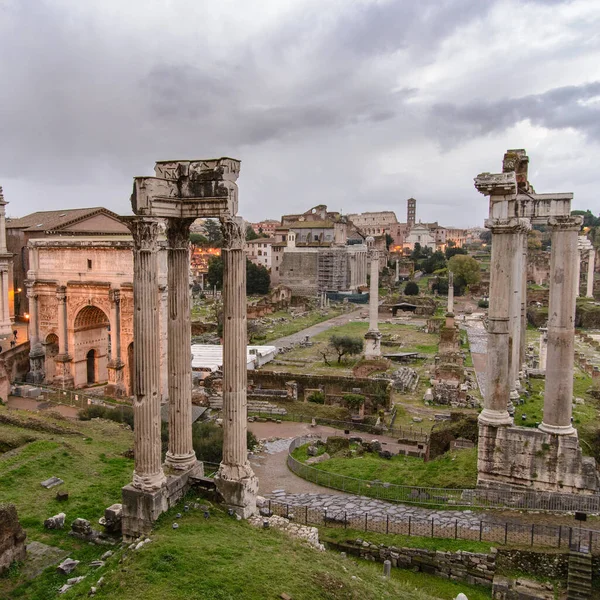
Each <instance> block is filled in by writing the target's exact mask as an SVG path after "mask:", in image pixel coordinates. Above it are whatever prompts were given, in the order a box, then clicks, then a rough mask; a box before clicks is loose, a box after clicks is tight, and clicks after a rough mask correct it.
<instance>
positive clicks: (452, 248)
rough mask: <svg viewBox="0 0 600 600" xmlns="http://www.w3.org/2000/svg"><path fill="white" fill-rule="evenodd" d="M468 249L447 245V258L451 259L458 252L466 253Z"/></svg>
mask: <svg viewBox="0 0 600 600" xmlns="http://www.w3.org/2000/svg"><path fill="white" fill-rule="evenodd" d="M466 253H467V251H466V250H465V249H464V248H457V247H456V246H450V245H448V246H447V247H446V258H447V259H448V260H450V259H451V258H452V257H453V256H456V255H457V254H466Z"/></svg>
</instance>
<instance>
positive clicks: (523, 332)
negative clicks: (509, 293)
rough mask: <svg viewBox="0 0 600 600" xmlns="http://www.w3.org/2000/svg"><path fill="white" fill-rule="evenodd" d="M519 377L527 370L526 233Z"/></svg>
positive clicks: (522, 277) (523, 262)
mask: <svg viewBox="0 0 600 600" xmlns="http://www.w3.org/2000/svg"><path fill="white" fill-rule="evenodd" d="M520 347H521V350H520V358H519V361H520V363H521V373H520V376H521V377H525V375H526V371H527V235H524V236H523V253H522V255H521V341H520Z"/></svg>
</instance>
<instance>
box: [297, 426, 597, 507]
mask: <svg viewBox="0 0 600 600" xmlns="http://www.w3.org/2000/svg"><path fill="white" fill-rule="evenodd" d="M310 441H315V438H309V437H300V438H296V439H295V440H292V443H291V444H290V449H289V453H288V457H287V466H288V468H289V469H290V471H292V472H293V473H295V474H296V475H298V476H299V477H302V478H303V479H306V480H307V481H311V482H313V483H316V484H317V485H322V486H324V487H328V488H332V489H334V490H340V491H342V492H348V493H351V494H356V495H359V496H369V497H371V498H377V499H380V500H387V501H391V502H399V503H403V504H419V505H423V506H429V507H436V508H510V509H517V510H542V511H555V512H575V511H579V512H585V513H595V514H597V513H600V495H598V494H596V495H591V496H584V495H576V494H559V493H555V492H540V491H527V490H496V489H454V488H433V487H418V486H404V485H395V484H392V483H385V482H379V481H366V480H364V479H356V478H354V477H347V476H345V475H340V474H338V473H330V472H328V471H325V470H322V469H316V468H315V467H312V466H310V465H306V464H304V463H302V462H300V461H298V460H296V459H295V458H294V457H293V456H292V452H293V451H294V450H295V449H296V448H298V447H300V446H302V445H303V444H306V443H308V442H310Z"/></svg>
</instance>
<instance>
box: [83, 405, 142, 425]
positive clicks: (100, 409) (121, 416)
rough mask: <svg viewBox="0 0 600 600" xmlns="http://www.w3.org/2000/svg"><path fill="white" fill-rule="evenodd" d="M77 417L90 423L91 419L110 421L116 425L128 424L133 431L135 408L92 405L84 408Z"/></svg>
mask: <svg viewBox="0 0 600 600" xmlns="http://www.w3.org/2000/svg"><path fill="white" fill-rule="evenodd" d="M77 416H78V417H79V419H80V420H81V421H89V420H90V419H109V420H110V421H115V422H116V423H127V425H129V427H131V429H133V408H131V407H130V406H118V407H115V408H111V407H110V406H101V405H98V404H91V405H90V406H88V407H87V408H82V409H81V410H80V411H79V412H78V413H77Z"/></svg>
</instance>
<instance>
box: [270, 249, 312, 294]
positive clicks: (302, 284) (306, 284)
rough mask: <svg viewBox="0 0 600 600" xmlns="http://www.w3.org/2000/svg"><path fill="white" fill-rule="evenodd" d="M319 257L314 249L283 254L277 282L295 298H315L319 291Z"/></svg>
mask: <svg viewBox="0 0 600 600" xmlns="http://www.w3.org/2000/svg"><path fill="white" fill-rule="evenodd" d="M318 275H319V255H318V253H317V251H316V250H315V249H307V250H306V251H300V250H297V251H293V252H290V251H288V252H284V253H283V258H282V262H281V266H280V267H279V281H280V283H281V284H282V285H285V286H287V287H288V288H290V289H291V290H292V293H293V294H294V295H296V296H316V295H317V293H318V291H319V283H318Z"/></svg>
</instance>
